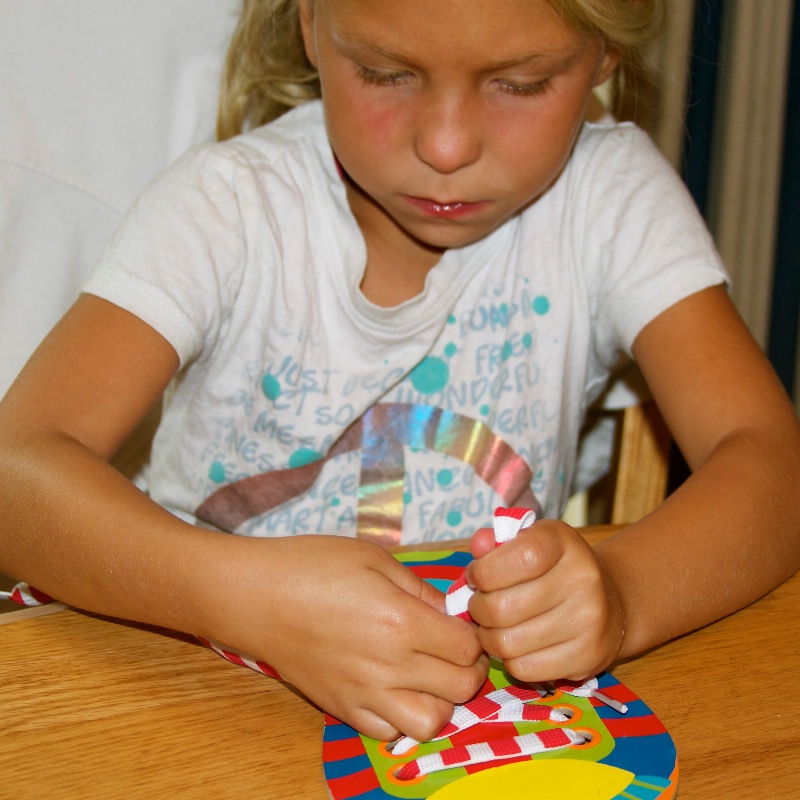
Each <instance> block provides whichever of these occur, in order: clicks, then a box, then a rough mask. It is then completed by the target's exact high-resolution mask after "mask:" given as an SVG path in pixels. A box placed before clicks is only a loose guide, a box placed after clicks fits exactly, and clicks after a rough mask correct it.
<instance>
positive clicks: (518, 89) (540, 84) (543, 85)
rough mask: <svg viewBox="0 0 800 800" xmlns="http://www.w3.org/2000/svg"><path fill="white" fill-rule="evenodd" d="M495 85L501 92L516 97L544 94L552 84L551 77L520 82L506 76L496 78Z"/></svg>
mask: <svg viewBox="0 0 800 800" xmlns="http://www.w3.org/2000/svg"><path fill="white" fill-rule="evenodd" d="M495 85H496V86H497V87H498V88H499V89H500V91H501V92H505V93H506V94H510V95H513V96H514V97H535V96H536V95H540V94H544V93H545V92H546V91H547V90H548V89H549V88H550V87H551V85H552V79H551V78H544V79H543V80H540V81H533V82H532V83H518V82H517V81H510V80H506V79H505V78H496V79H495Z"/></svg>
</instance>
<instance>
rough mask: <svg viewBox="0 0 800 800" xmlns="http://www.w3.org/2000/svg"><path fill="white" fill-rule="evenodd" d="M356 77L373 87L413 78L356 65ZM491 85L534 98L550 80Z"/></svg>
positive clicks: (505, 80) (494, 82)
mask: <svg viewBox="0 0 800 800" xmlns="http://www.w3.org/2000/svg"><path fill="white" fill-rule="evenodd" d="M357 70H358V77H359V78H361V80H362V81H363V82H364V83H368V84H371V85H373V86H400V85H402V84H405V83H408V81H410V80H411V79H412V78H413V73H411V72H409V71H407V70H380V69H373V68H372V67H367V66H364V65H363V64H358V65H357ZM492 85H493V86H495V87H496V88H498V89H499V90H500V91H501V92H504V93H505V94H510V95H512V96H514V97H535V96H536V95H540V94H544V93H545V92H546V91H547V90H548V89H550V87H551V85H552V78H543V79H542V80H538V81H530V82H521V81H512V80H509V79H508V78H494V79H493V80H492Z"/></svg>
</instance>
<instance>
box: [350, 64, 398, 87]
mask: <svg viewBox="0 0 800 800" xmlns="http://www.w3.org/2000/svg"><path fill="white" fill-rule="evenodd" d="M358 77H359V78H361V80H362V81H364V83H369V84H372V85H374V86H397V85H399V84H402V83H406V82H407V81H408V80H409V79H410V78H411V73H410V72H404V71H403V70H397V71H385V70H377V69H372V68H370V67H365V66H364V65H363V64H359V65H358Z"/></svg>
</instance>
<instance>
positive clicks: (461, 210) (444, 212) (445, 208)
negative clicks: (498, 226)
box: [407, 196, 485, 219]
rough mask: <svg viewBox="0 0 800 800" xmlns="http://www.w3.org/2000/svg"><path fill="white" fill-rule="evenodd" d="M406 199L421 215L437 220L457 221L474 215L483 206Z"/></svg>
mask: <svg viewBox="0 0 800 800" xmlns="http://www.w3.org/2000/svg"><path fill="white" fill-rule="evenodd" d="M407 199H408V202H409V203H410V204H411V205H412V206H414V208H417V209H419V210H420V211H422V212H423V214H425V215H427V216H430V217H437V218H439V219H459V218H461V217H465V216H468V215H470V214H474V213H476V212H477V211H479V210H480V209H481V208H483V206H484V205H485V203H483V202H480V203H467V202H464V201H461V200H449V201H447V202H439V201H437V200H430V199H428V198H427V197H411V196H408V198H407Z"/></svg>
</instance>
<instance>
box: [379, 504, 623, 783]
mask: <svg viewBox="0 0 800 800" xmlns="http://www.w3.org/2000/svg"><path fill="white" fill-rule="evenodd" d="M535 521H536V515H535V514H534V512H533V511H532V510H530V509H527V508H497V509H496V510H495V512H494V518H493V527H494V538H495V546H496V547H498V546H500V545H502V544H504V543H505V542H508V541H510V540H511V539H513V538H514V537H515V536H516V535H517V534H518V533H519V531H521V530H522V529H523V528H527V527H529V526H531V525H533V523H534V522H535ZM473 594H474V589H473V588H472V587H471V586H469V585H468V584H467V580H466V571H465V572H464V573H462V575H461V576H460V577H459V578H458V579H456V580H455V581H453V583H452V584H451V585H450V587H449V589H448V590H447V593H446V596H445V608H446V610H447V613H448V614H449V615H450V616H455V617H461V618H462V619H465V620H467V621H471V620H472V618H471V617H470V614H469V609H468V605H469V599H470V597H472V595H473ZM597 685H598V684H597V679H596V678H591V679H590V680H588V681H584V682H583V683H576V682H572V681H559V682H558V683H556V684H554V685H553V687H552V688H554V689H559V690H561V691H562V692H564V693H565V694H570V695H573V696H575V697H590V696H594V697H596V698H597V699H599V700H601V701H602V702H605V703H606V704H607V705H609V706H610V707H612V708H614V709H616V710H617V711H619V712H620V713H625V712H626V711H627V707H626V706H624V705H623V704H621V703H618V702H617V701H615V700H612V699H611V698H608V697H606V696H605V695H603V694H601V693H600V692H598V691H597ZM547 692H548V689H547V688H545V687H539V686H534V685H528V686H515V685H511V686H507V687H505V688H502V689H497V690H495V691H494V692H490V693H489V694H486V695H483V696H481V697H477V698H475V699H474V700H471V701H470V702H468V703H465V704H463V705H457V706H456V707H455V710H454V712H453V716H452V718H451V720H450V722H449V723H448V724H447V725H445V727H444V728H443V729H442V730H441V731H440V732H439V733H438V734H437V735H436V736H435V737H434V738H433V739H431V740H430V741H432V742H435V741H440V740H441V739H446V738H448V737H450V736H453V735H454V734H456V733H459V732H460V731H463V730H466V729H468V728H471V727H473V726H475V725H478V724H481V723H491V722H525V721H531V722H532V721H536V722H551V723H554V724H556V725H558V724H560V723H566V722H568V721H569V719H570V718H569V717H568V716H567V715H566V714H564V713H563V712H562V711H559V710H558V708H554V707H551V706H548V705H534V703H535V702H536V701H538V700H541V699H542V698H543V697H545V696H546V695H547ZM584 741H585V739H584V736H583V735H582V734H580V733H578V732H576V731H574V730H572V729H571V728H548V729H545V730H543V731H539V732H535V733H528V734H522V735H520V736H512V737H507V738H503V739H496V740H492V741H487V742H479V743H475V744H469V745H456V746H453V747H450V748H447V749H445V750H441V751H439V752H437V753H431V754H428V755H424V756H420V757H419V758H416V759H413V760H411V761H408V762H407V763H405V764H404V765H403V766H401V767H399V768H398V769H397V771H396V772H395V776H396V777H397V778H398V779H399V780H403V781H405V780H408V781H410V780H414V779H416V778H418V777H420V776H423V775H428V774H430V773H432V772H438V771H441V770H445V769H452V768H454V767H465V766H471V765H473V764H484V763H488V762H493V761H501V760H504V759H508V758H515V757H518V756H524V755H533V754H534V753H541V752H545V751H547V750H557V749H561V748H564V747H569V746H571V745H580V744H583V743H584ZM417 745H419V742H418V741H417V740H416V739H413V738H412V737H410V736H403V737H401V738H400V739H398V740H397V742H395V743H394V744H393V745H390V746H389V748H387V749H391V752H392V754H393V755H395V756H402V755H405V754H407V753H409V752H411V751H412V750H413V749H414V748H415V747H416V746H417Z"/></svg>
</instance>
